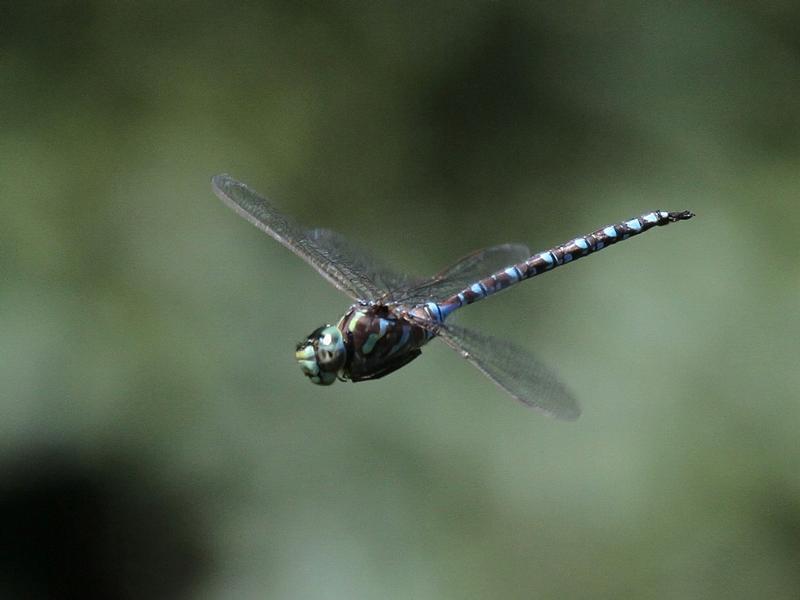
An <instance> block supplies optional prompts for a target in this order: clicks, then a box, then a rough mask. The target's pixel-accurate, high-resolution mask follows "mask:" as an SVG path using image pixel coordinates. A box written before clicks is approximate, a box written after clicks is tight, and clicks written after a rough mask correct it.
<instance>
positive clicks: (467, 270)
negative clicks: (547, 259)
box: [394, 244, 531, 304]
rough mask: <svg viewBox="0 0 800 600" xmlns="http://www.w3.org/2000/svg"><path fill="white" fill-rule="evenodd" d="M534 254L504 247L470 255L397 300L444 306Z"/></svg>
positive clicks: (518, 247) (398, 295) (524, 248)
mask: <svg viewBox="0 0 800 600" xmlns="http://www.w3.org/2000/svg"><path fill="white" fill-rule="evenodd" d="M530 256H531V251H530V249H529V248H528V246H525V245H523V244H501V245H499V246H492V247H491V248H484V249H483V250H478V251H476V252H473V253H472V254H468V255H467V256H465V257H464V258H462V259H461V260H459V261H458V262H456V263H455V264H453V265H451V266H449V267H447V268H446V269H444V270H442V271H440V272H439V273H437V274H436V275H434V276H433V277H430V278H428V279H426V280H423V281H420V282H419V283H417V284H416V285H413V286H412V287H410V288H409V289H407V290H405V291H403V292H402V293H396V294H395V298H394V299H395V300H397V301H400V302H405V303H407V304H419V303H422V302H429V301H430V302H441V301H442V300H446V299H447V298H449V297H450V296H452V295H453V294H457V293H458V292H460V291H462V290H464V289H465V288H467V287H469V286H470V285H472V284H473V283H475V282H476V281H478V280H480V279H483V278H484V277H487V276H489V275H491V274H492V273H496V272H497V271H499V270H501V269H503V268H505V267H510V266H511V265H514V264H517V263H520V262H522V261H524V260H526V259H527V258H530Z"/></svg>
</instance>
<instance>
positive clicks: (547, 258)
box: [539, 252, 556, 269]
mask: <svg viewBox="0 0 800 600" xmlns="http://www.w3.org/2000/svg"><path fill="white" fill-rule="evenodd" d="M539 258H541V259H542V260H543V261H544V262H546V263H547V268H548V269H549V268H551V267H552V266H553V264H555V262H556V259H555V258H554V257H553V255H552V254H551V253H550V252H542V253H541V254H540V255H539Z"/></svg>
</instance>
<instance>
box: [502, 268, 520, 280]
mask: <svg viewBox="0 0 800 600" xmlns="http://www.w3.org/2000/svg"><path fill="white" fill-rule="evenodd" d="M504 273H505V274H506V275H508V276H509V277H511V279H513V280H514V282H517V281H519V280H520V279H522V275H521V274H520V272H519V269H517V267H508V268H507V269H506V270H505V271H504Z"/></svg>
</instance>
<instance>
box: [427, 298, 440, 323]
mask: <svg viewBox="0 0 800 600" xmlns="http://www.w3.org/2000/svg"><path fill="white" fill-rule="evenodd" d="M426 306H427V307H428V313H429V314H430V315H431V318H433V319H434V320H435V321H437V322H439V323H441V322H442V321H444V317H443V316H442V309H441V308H440V307H439V305H438V304H436V302H428V304H426Z"/></svg>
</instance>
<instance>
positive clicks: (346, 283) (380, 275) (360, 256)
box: [212, 174, 402, 300]
mask: <svg viewBox="0 0 800 600" xmlns="http://www.w3.org/2000/svg"><path fill="white" fill-rule="evenodd" d="M212 184H213V187H214V192H215V193H216V194H217V196H219V198H220V200H222V201H223V202H224V203H225V204H227V205H228V206H229V207H231V208H232V209H233V210H234V211H235V212H236V213H238V214H239V215H241V216H242V217H244V218H245V219H247V220H248V221H250V222H251V223H252V224H253V225H255V226H256V227H258V228H259V229H261V230H262V231H264V232H265V233H267V234H268V235H270V236H272V237H273V238H275V239H276V240H278V241H279V242H280V243H281V244H283V245H284V246H286V247H287V248H289V249H290V250H291V251H292V252H294V253H295V254H297V255H298V256H299V257H300V258H302V259H303V260H305V261H306V262H307V263H308V264H310V265H311V266H312V267H314V268H315V269H316V270H317V271H318V272H319V274H320V275H322V276H323V277H325V279H327V280H328V281H330V282H331V283H332V284H333V285H334V286H335V287H336V288H338V289H340V290H342V291H343V292H345V293H346V294H348V295H350V296H351V297H352V298H354V299H356V300H377V299H378V298H380V297H381V296H383V295H385V294H386V293H387V292H388V287H387V284H386V282H387V281H390V282H396V281H401V280H402V279H401V278H400V277H399V276H396V275H394V274H392V273H391V272H390V271H389V270H388V269H386V268H385V267H383V266H381V265H379V263H378V262H377V261H374V260H373V259H371V258H368V256H367V255H366V254H365V253H364V252H363V251H361V250H360V249H356V248H355V247H354V246H353V245H352V244H350V243H349V242H347V240H345V239H344V238H343V237H341V236H340V235H338V234H336V233H334V232H332V231H328V230H326V229H313V230H306V229H304V228H303V227H301V226H300V225H299V224H297V223H296V222H295V221H294V220H293V219H292V218H291V217H289V216H287V215H285V214H283V213H282V212H280V211H279V210H278V209H277V208H275V207H274V206H273V205H272V203H271V202H269V201H268V200H267V199H266V198H263V197H262V196H260V195H259V194H257V193H256V192H255V191H253V190H251V189H250V188H249V187H247V186H246V185H245V184H243V183H241V182H239V181H236V180H235V179H233V178H232V177H230V176H229V175H224V174H223V175H217V176H215V177H214V178H213V179H212Z"/></svg>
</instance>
